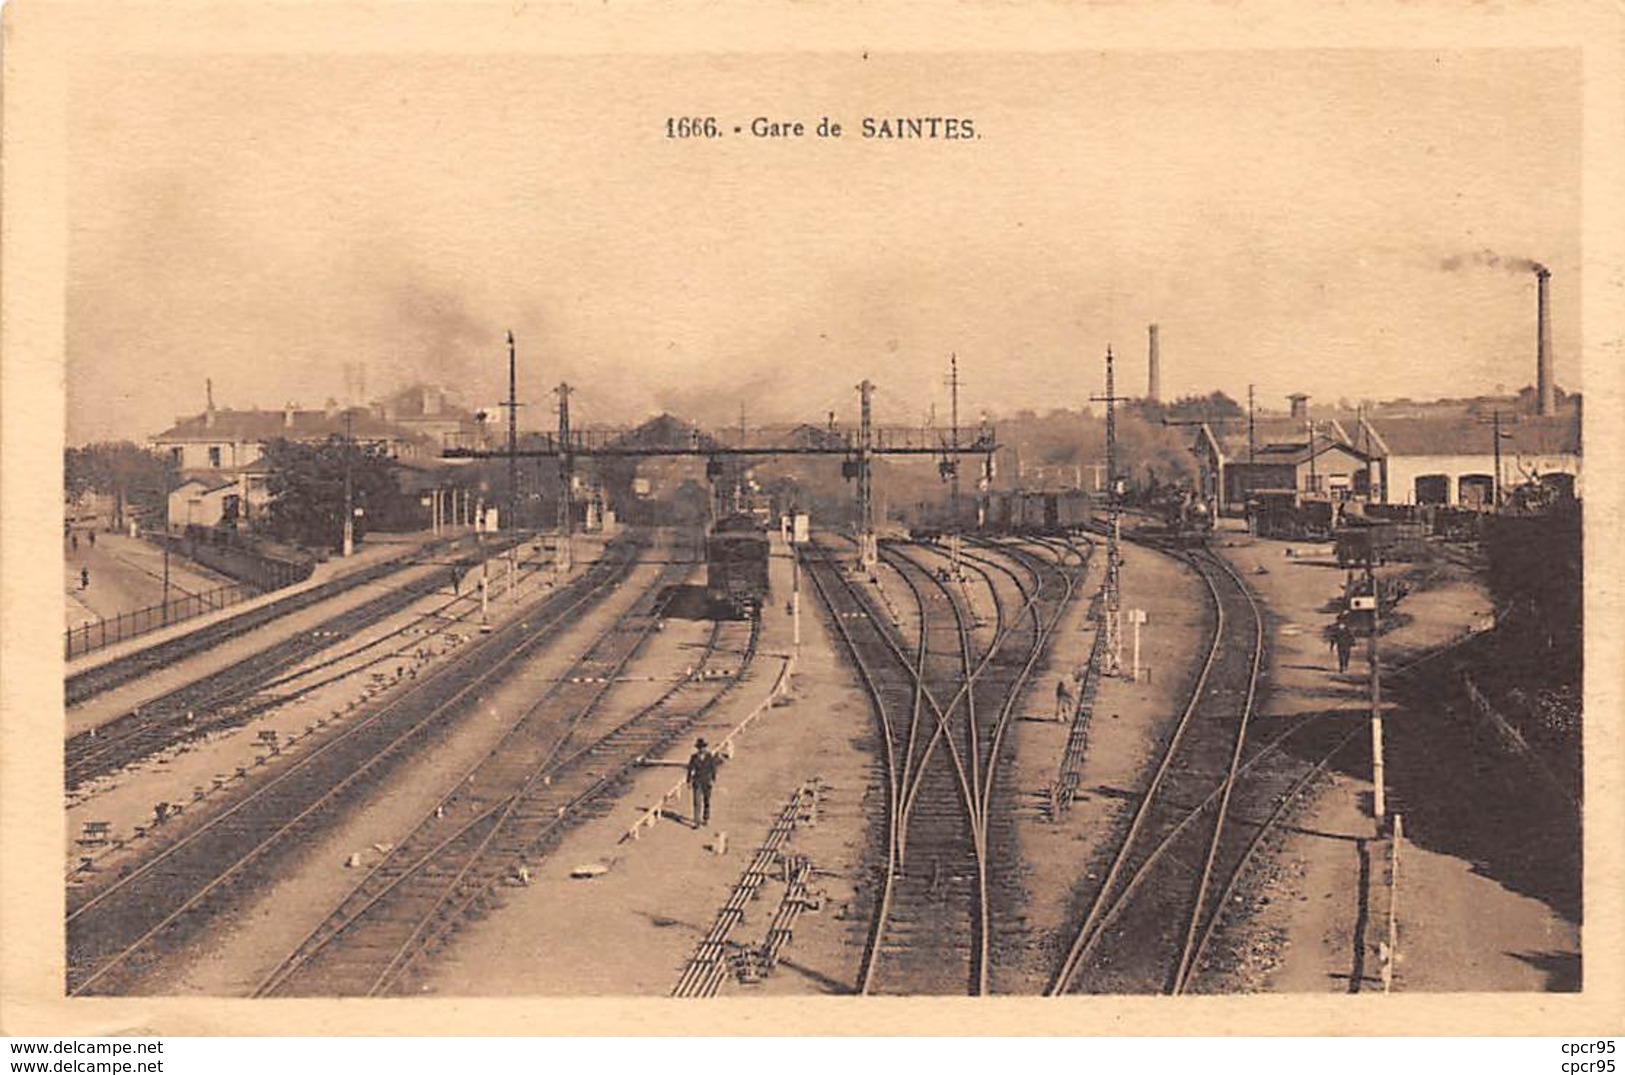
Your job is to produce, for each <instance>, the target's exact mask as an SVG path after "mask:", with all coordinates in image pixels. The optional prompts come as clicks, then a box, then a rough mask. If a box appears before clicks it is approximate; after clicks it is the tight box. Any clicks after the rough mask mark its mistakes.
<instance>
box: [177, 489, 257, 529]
mask: <svg viewBox="0 0 1625 1075" xmlns="http://www.w3.org/2000/svg"><path fill="white" fill-rule="evenodd" d="M243 502H244V497H243V481H242V479H241V478H240V477H239V478H235V479H233V478H224V477H213V478H210V477H200V478H188V479H187V480H186V481H184V482H182V483H181V484H180V485H178V486H176V487H175V488H174V489H171V490H170V492H169V525H170V527H171V528H172V529H175V530H182V529H185V528H186V527H188V526H218V525H219V524H220V523H223V522H233V521H236V520H238V519H240V518H241V516H242V511H243Z"/></svg>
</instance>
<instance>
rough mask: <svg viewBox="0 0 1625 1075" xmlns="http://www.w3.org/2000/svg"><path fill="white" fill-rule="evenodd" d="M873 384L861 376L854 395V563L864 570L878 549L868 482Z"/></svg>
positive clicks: (877, 557)
mask: <svg viewBox="0 0 1625 1075" xmlns="http://www.w3.org/2000/svg"><path fill="white" fill-rule="evenodd" d="M874 394H875V386H874V384H873V383H872V382H870V381H869V380H867V379H865V380H864V381H863V383H862V384H860V385H858V398H859V400H860V405H861V407H860V410H859V420H858V460H857V462H858V563H859V565H860V566H861V567H862V568H863V570H865V571H871V570H873V569H874V566H875V564H876V563H878V562H879V560H880V549H879V546H878V545H877V544H876V541H875V498H874V486H873V484H872V483H871V481H870V473H869V471H870V466H871V463H872V460H871V458H870V451H871V449H873V447H874V425H873V420H872V414H873V406H874Z"/></svg>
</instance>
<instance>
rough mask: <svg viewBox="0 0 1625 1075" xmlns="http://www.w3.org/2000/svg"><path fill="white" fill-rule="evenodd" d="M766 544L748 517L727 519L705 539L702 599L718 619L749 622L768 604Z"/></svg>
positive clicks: (721, 521)
mask: <svg viewBox="0 0 1625 1075" xmlns="http://www.w3.org/2000/svg"><path fill="white" fill-rule="evenodd" d="M767 565H768V540H767V534H766V532H765V531H763V529H762V526H761V524H760V523H759V522H758V521H757V519H756V518H755V517H754V516H751V515H728V516H724V517H723V518H720V519H718V520H717V521H716V523H715V524H713V525H712V527H711V532H710V533H709V534H708V535H706V539H705V595H706V597H707V599H708V600H709V601H710V603H711V607H712V608H713V609H714V610H715V611H716V614H717V615H718V616H733V617H737V618H741V619H744V618H749V617H751V616H755V615H757V614H758V613H759V612H760V610H761V607H762V604H763V603H764V602H765V601H766V600H767V597H768V592H769V585H768V570H767Z"/></svg>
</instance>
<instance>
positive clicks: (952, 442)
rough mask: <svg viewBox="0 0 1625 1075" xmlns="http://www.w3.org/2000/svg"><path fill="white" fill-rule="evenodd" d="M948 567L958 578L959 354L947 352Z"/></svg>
mask: <svg viewBox="0 0 1625 1075" xmlns="http://www.w3.org/2000/svg"><path fill="white" fill-rule="evenodd" d="M948 399H949V404H948V407H949V410H948V414H949V418H948V447H949V448H950V449H952V451H951V453H950V454H949V456H948V459H947V460H946V462H947V465H948V518H949V519H951V520H953V522H952V524H951V525H950V527H949V529H948V568H949V570H950V571H952V572H953V576H954V578H956V579H957V578H959V576H960V570H959V527H960V520H959V355H958V354H957V353H955V352H951V351H950V352H949V354H948Z"/></svg>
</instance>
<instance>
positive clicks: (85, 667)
mask: <svg viewBox="0 0 1625 1075" xmlns="http://www.w3.org/2000/svg"><path fill="white" fill-rule="evenodd" d="M459 533H461V534H469V533H473V531H472V529H471V528H469V527H461V528H459V530H458V531H447V532H446V533H444V534H439V535H431V534H428V533H424V532H419V533H412V534H379V535H372V536H369V537H368V539H367V541H366V544H364V545H363V546H362V547H361V548H360V549H357V550H356V553H355V555H354V556H351V557H348V558H343V557H333V558H332V559H329V560H326V561H324V562H322V563H319V564H317V565H316V568H315V570H314V571H312V572H311V574H310V577H309V578H308V579H305V580H304V581H303V582H299V583H296V584H294V585H292V586H284V587H283V588H282V589H280V590H272V591H270V592H268V593H263V594H260V595H259V596H258V597H255V598H252V599H250V600H248V601H244V602H242V603H240V604H236V605H232V606H231V607H229V608H223V609H219V610H218V611H215V612H209V613H206V614H204V615H202V616H194V617H192V618H191V619H188V620H182V621H181V622H179V623H175V624H171V625H170V626H168V627H163V628H160V629H158V630H156V631H149V632H147V633H146V634H143V635H137V636H135V637H134V638H127V639H124V640H123V641H122V642H116V643H114V644H113V645H111V646H106V647H104V648H102V649H98V650H94V651H92V652H90V653H84V654H81V655H79V656H77V657H74V658H73V659H71V660H69V661H68V662H67V663H66V664H65V665H64V668H63V675H64V676H74V675H77V674H78V673H80V672H87V671H89V670H91V669H93V668H100V667H101V666H103V665H106V664H111V663H112V662H114V661H118V660H121V659H123V658H125V657H129V656H131V655H133V654H136V653H140V652H142V651H143V650H147V649H151V648H152V647H153V646H157V645H161V644H162V643H164V642H168V641H170V640H171V639H175V638H183V637H185V636H186V635H189V634H191V633H192V632H194V631H198V630H201V629H202V628H204V627H209V626H212V625H214V624H217V623H221V622H223V621H226V620H229V619H232V618H233V617H236V616H240V615H242V614H243V613H245V612H249V611H251V610H253V609H257V608H263V607H265V606H266V605H270V604H275V603H276V602H277V601H281V600H284V599H286V598H288V597H292V596H293V595H295V594H300V593H304V592H305V591H307V590H312V589H314V588H316V587H317V586H320V585H322V584H323V583H327V582H331V581H333V580H334V579H338V578H343V577H344V576H346V575H351V574H354V573H355V572H357V571H361V570H364V569H366V568H368V567H372V566H373V565H375V564H379V563H384V562H387V561H390V560H398V559H402V558H404V557H407V556H411V555H413V554H414V553H416V552H417V551H418V550H419V549H421V548H422V547H423V546H425V545H427V544H429V543H430V542H433V541H437V540H440V539H441V538H443V537H447V536H457V535H458V534H459ZM125 540H126V541H128V540H129V539H128V538H126V539H125ZM98 547H99V546H98ZM83 549H84V545H83V544H82V545H81V550H83ZM183 570H187V571H188V572H189V574H188V575H185V576H179V575H176V574H175V572H176V566H175V562H174V560H173V559H172V560H171V563H170V571H171V577H172V581H178V580H179V579H180V578H184V577H194V576H195V578H194V583H193V584H192V588H195V589H204V588H207V587H208V586H211V585H220V584H221V582H222V581H229V580H221V579H217V578H215V577H214V575H213V573H212V572H211V573H209V575H208V576H207V581H201V582H199V581H198V580H203V579H205V576H204V575H203V574H202V573H201V571H199V570H198V569H195V568H192V569H183ZM181 584H182V585H187V584H186V583H181ZM92 585H94V582H93V583H92ZM152 603H153V604H157V603H158V602H157V601H154V602H152Z"/></svg>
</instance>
